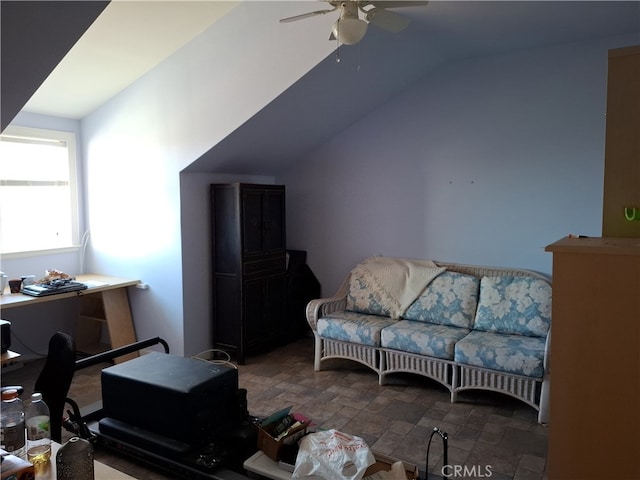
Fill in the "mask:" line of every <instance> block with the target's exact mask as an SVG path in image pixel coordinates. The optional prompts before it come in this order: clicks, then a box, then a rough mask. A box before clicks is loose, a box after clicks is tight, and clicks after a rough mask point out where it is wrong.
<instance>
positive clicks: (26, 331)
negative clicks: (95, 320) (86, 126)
mask: <svg viewBox="0 0 640 480" xmlns="http://www.w3.org/2000/svg"><path fill="white" fill-rule="evenodd" d="M11 125H16V126H21V127H32V128H44V129H49V130H58V131H61V132H73V133H75V134H76V144H77V145H78V146H79V145H80V144H81V142H82V136H81V132H80V122H79V121H77V120H71V119H65V118H58V117H50V116H46V115H36V114H32V113H26V112H21V113H19V114H18V115H17V116H16V117H15V118H14V119H13V121H12V122H11ZM77 153H78V168H79V175H80V176H82V156H81V152H80V148H78V149H77ZM79 194H80V195H81V196H82V192H79ZM82 203H83V202H82V199H81V201H80V212H79V213H80V234H81V235H82V232H83V231H84V225H85V222H84V219H83V210H82ZM16 208H20V206H17V207H16ZM25 214H26V213H25ZM82 265H83V262H82V258H81V249H80V248H78V249H68V250H65V251H61V252H57V253H53V254H50V253H49V254H39V255H30V256H24V255H15V254H12V255H8V256H7V255H3V256H2V265H1V266H0V270H2V271H3V272H5V273H6V274H7V275H8V276H9V278H20V277H21V276H22V275H27V274H33V275H36V277H43V276H44V274H45V270H47V269H50V268H55V269H58V270H62V271H63V272H66V273H69V274H72V275H78V274H80V273H83V272H82V271H81V270H82ZM77 308H78V302H77V301H74V300H73V299H70V300H64V301H59V302H53V303H47V304H46V305H37V306H30V307H21V308H16V309H13V308H12V309H3V310H2V312H1V314H2V318H3V319H4V320H9V321H10V322H11V333H12V341H13V345H12V346H11V349H12V350H13V351H16V352H18V353H21V354H22V355H23V360H26V361H29V360H31V359H32V358H35V357H38V356H44V355H46V354H47V349H48V345H49V339H50V338H51V336H52V335H53V334H54V333H55V332H57V331H59V330H60V331H63V332H67V333H70V334H73V333H74V331H75V318H76V316H77Z"/></svg>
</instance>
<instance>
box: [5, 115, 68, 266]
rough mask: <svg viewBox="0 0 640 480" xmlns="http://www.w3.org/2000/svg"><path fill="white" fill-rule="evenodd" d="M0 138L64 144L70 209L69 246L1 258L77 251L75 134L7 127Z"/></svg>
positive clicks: (6, 255)
mask: <svg viewBox="0 0 640 480" xmlns="http://www.w3.org/2000/svg"><path fill="white" fill-rule="evenodd" d="M0 136H2V137H13V138H18V139H24V140H26V141H29V140H30V139H32V140H34V141H36V142H38V141H52V142H65V143H66V145H67V152H68V156H69V190H70V191H69V194H70V197H71V198H70V208H71V212H70V213H71V242H72V244H71V245H68V246H63V247H60V246H57V247H52V248H45V249H41V250H28V251H23V252H0V254H1V255H2V257H6V258H19V257H24V256H32V255H38V254H50V253H58V252H65V251H70V250H78V249H79V248H80V208H79V205H80V199H79V194H78V193H79V190H80V188H79V185H78V178H79V175H78V160H77V148H76V134H75V132H68V131H59V130H51V129H44V128H32V127H22V126H15V125H9V126H8V127H7V128H6V129H5V130H4V131H3V132H2V134H1V135H0Z"/></svg>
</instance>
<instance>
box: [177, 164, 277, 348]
mask: <svg viewBox="0 0 640 480" xmlns="http://www.w3.org/2000/svg"><path fill="white" fill-rule="evenodd" d="M233 182H244V183H262V184H273V183H274V179H273V177H267V176H257V175H254V176H251V175H228V174H227V175H222V174H215V173H211V174H201V173H184V172H183V173H181V174H180V192H181V196H180V204H181V212H182V214H181V222H182V223H181V231H182V245H184V248H183V251H182V271H183V272H184V275H183V278H182V288H183V299H184V353H185V355H195V354H196V353H199V352H202V351H204V350H208V349H209V348H211V339H212V338H213V327H212V323H211V319H212V316H213V303H212V302H213V298H212V291H213V287H212V278H213V271H212V269H211V262H212V257H211V251H212V246H211V208H210V206H211V197H210V185H211V184H212V183H233Z"/></svg>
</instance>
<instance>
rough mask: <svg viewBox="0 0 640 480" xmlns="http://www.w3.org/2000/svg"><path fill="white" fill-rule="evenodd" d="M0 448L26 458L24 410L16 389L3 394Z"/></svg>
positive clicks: (0, 413)
mask: <svg viewBox="0 0 640 480" xmlns="http://www.w3.org/2000/svg"><path fill="white" fill-rule="evenodd" d="M0 417H1V418H0V447H1V448H2V449H4V450H5V451H6V452H7V453H10V454H12V455H16V456H18V457H21V458H25V429H24V408H23V406H22V400H20V397H19V396H18V391H17V390H15V389H10V390H5V391H4V392H2V411H1V412H0Z"/></svg>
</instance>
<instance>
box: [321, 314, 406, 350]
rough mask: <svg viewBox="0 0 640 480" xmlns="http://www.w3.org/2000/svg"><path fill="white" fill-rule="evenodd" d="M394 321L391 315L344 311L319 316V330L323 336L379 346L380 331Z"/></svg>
mask: <svg viewBox="0 0 640 480" xmlns="http://www.w3.org/2000/svg"><path fill="white" fill-rule="evenodd" d="M394 323H395V321H394V320H391V318H389V317H381V316H377V315H367V314H363V313H356V312H345V311H342V312H334V313H332V314H331V315H328V316H326V317H322V318H319V319H318V325H317V331H318V334H319V335H320V336H321V337H323V338H331V339H333V340H341V341H343V342H351V343H357V344H360V345H369V346H372V347H379V346H380V331H381V330H382V329H383V328H385V327H388V326H389V325H393V324H394Z"/></svg>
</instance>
